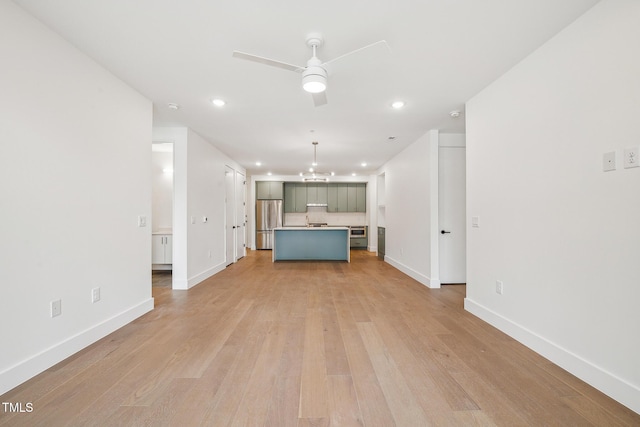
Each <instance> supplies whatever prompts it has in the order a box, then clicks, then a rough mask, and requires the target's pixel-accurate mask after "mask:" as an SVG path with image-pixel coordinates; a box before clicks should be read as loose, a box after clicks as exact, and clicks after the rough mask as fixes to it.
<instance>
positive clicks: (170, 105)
mask: <svg viewBox="0 0 640 427" xmlns="http://www.w3.org/2000/svg"><path fill="white" fill-rule="evenodd" d="M167 107H169V108H170V109H172V110H179V109H180V106H179V105H178V104H175V103H173V102H170V103H168V104H167Z"/></svg>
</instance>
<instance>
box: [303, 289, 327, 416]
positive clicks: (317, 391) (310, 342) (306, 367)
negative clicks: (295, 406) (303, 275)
mask: <svg viewBox="0 0 640 427" xmlns="http://www.w3.org/2000/svg"><path fill="white" fill-rule="evenodd" d="M317 304H318V295H317V292H314V291H312V292H311V297H310V308H309V309H308V311H307V317H306V320H305V334H304V335H305V339H304V353H303V358H302V373H301V375H302V377H301V380H300V384H301V385H300V414H299V417H300V418H327V419H328V418H329V407H328V390H327V368H326V358H325V347H324V332H323V325H322V313H321V312H320V310H319V309H318V308H316V305H317Z"/></svg>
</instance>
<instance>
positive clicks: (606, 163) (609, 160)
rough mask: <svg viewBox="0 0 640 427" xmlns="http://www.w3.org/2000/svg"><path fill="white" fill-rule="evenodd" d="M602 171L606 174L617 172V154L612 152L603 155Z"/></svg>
mask: <svg viewBox="0 0 640 427" xmlns="http://www.w3.org/2000/svg"><path fill="white" fill-rule="evenodd" d="M602 170H603V171H604V172H609V171H614V170H616V152H615V151H610V152H608V153H604V154H603V155H602Z"/></svg>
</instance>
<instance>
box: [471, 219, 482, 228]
mask: <svg viewBox="0 0 640 427" xmlns="http://www.w3.org/2000/svg"><path fill="white" fill-rule="evenodd" d="M471 226H472V227H475V228H478V227H480V218H478V217H477V216H472V217H471Z"/></svg>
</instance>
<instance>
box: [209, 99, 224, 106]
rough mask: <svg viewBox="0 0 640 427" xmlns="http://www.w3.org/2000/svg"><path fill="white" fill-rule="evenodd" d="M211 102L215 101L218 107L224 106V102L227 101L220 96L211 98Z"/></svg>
mask: <svg viewBox="0 0 640 427" xmlns="http://www.w3.org/2000/svg"><path fill="white" fill-rule="evenodd" d="M211 102H212V103H213V105H215V106H216V107H223V106H224V104H226V102H224V100H223V99H220V98H215V99H212V100H211Z"/></svg>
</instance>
